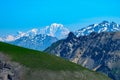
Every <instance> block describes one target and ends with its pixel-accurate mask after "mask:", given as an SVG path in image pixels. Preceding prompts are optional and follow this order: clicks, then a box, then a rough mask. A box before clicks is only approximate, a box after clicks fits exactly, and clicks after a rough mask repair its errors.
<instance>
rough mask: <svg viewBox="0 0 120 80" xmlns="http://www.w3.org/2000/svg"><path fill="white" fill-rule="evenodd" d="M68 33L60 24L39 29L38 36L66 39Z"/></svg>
mask: <svg viewBox="0 0 120 80" xmlns="http://www.w3.org/2000/svg"><path fill="white" fill-rule="evenodd" d="M69 32H70V31H69V30H68V29H67V28H65V27H64V25H62V24H57V23H53V24H51V25H50V26H46V27H45V28H43V29H40V31H39V33H40V34H43V33H44V34H46V35H49V36H52V37H57V38H58V39H62V38H65V37H67V35H68V33H69Z"/></svg>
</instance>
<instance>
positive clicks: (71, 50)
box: [45, 32, 120, 80]
mask: <svg viewBox="0 0 120 80" xmlns="http://www.w3.org/2000/svg"><path fill="white" fill-rule="evenodd" d="M45 52H48V53H51V54H55V55H57V56H60V57H62V58H65V59H68V60H70V61H72V62H75V63H77V64H81V65H82V66H84V67H86V68H89V69H91V70H94V71H98V72H102V73H104V74H106V75H108V76H109V77H111V78H112V79H113V80H120V75H119V74H120V32H101V33H95V32H93V33H91V34H90V35H88V36H80V37H76V36H75V35H74V34H73V33H72V32H70V33H69V36H68V37H67V39H64V40H60V41H57V42H56V43H54V44H52V45H51V46H50V47H49V48H47V49H46V50H45Z"/></svg>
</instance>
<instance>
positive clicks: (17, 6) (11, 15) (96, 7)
mask: <svg viewBox="0 0 120 80" xmlns="http://www.w3.org/2000/svg"><path fill="white" fill-rule="evenodd" d="M100 17H107V18H109V17H117V18H120V0H0V34H3V32H4V33H10V32H16V31H18V30H29V29H31V28H34V27H39V28H40V27H43V26H46V25H49V24H51V23H54V22H57V23H62V24H65V25H70V24H75V23H81V24H82V22H84V20H87V19H94V18H100ZM68 28H70V29H72V28H71V27H69V26H68ZM74 28H75V27H74ZM77 28H78V27H77ZM80 28H81V27H80Z"/></svg>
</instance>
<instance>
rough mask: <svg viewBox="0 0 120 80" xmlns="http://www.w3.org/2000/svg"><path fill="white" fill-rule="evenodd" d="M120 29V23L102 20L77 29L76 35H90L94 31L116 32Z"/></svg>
mask: <svg viewBox="0 0 120 80" xmlns="http://www.w3.org/2000/svg"><path fill="white" fill-rule="evenodd" d="M116 31H120V25H119V24H117V23H115V22H108V21H102V22H101V23H99V24H91V25H89V26H87V27H85V28H82V29H79V30H77V31H75V32H74V33H75V35H76V36H77V37H79V36H85V35H89V34H90V33H92V32H97V33H101V32H116Z"/></svg>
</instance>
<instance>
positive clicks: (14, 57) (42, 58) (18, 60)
mask: <svg viewBox="0 0 120 80" xmlns="http://www.w3.org/2000/svg"><path fill="white" fill-rule="evenodd" d="M0 80H111V79H110V78H108V77H106V76H105V75H103V74H100V73H97V72H94V71H90V70H88V69H86V68H83V67H81V66H80V65H77V64H74V63H72V62H69V61H67V60H64V59H61V58H59V57H56V56H53V55H49V54H47V53H43V52H39V51H35V50H30V49H26V48H22V47H17V46H13V45H10V44H6V43H2V42H0Z"/></svg>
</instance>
